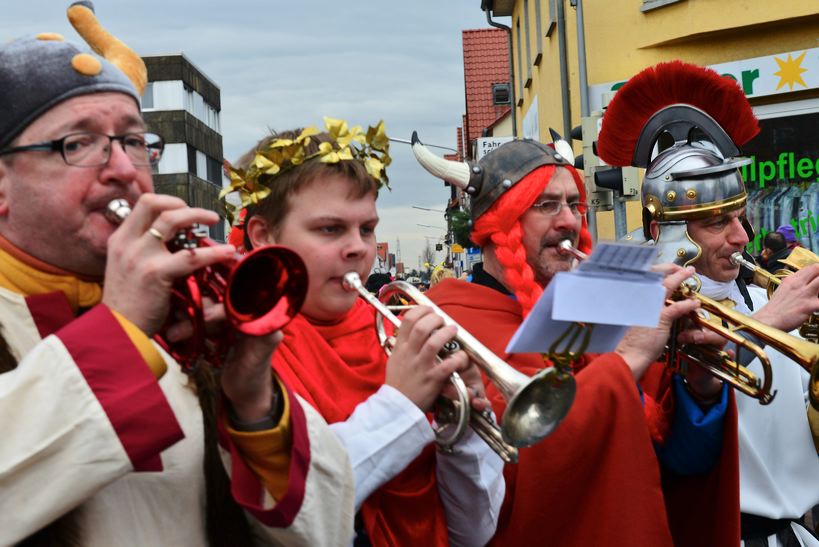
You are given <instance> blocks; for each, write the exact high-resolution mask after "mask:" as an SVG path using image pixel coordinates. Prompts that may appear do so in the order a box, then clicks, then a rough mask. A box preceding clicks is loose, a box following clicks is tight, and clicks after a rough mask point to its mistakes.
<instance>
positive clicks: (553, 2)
mask: <svg viewBox="0 0 819 547" xmlns="http://www.w3.org/2000/svg"><path fill="white" fill-rule="evenodd" d="M546 1H547V2H548V3H549V20H548V21H547V22H546V34H545V37H547V38H548V37H550V36H551V35H552V33H553V32H554V31H555V28H557V2H558V0H546ZM560 1H562V0H560ZM541 37H544V35H541ZM538 51H540V50H538Z"/></svg>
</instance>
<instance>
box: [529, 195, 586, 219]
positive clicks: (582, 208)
mask: <svg viewBox="0 0 819 547" xmlns="http://www.w3.org/2000/svg"><path fill="white" fill-rule="evenodd" d="M563 207H568V208H569V210H570V211H571V212H572V214H573V215H574V216H576V217H579V216H583V215H585V214H586V212H588V210H589V204H588V203H585V202H582V201H575V202H573V203H566V202H565V201H560V200H557V199H547V200H544V201H541V202H540V203H535V204H534V205H532V209H537V210H538V211H540V212H541V213H543V214H544V215H546V216H550V217H553V216H555V215H558V214H560V211H562V210H563Z"/></svg>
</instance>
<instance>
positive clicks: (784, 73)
mask: <svg viewBox="0 0 819 547" xmlns="http://www.w3.org/2000/svg"><path fill="white" fill-rule="evenodd" d="M805 54H807V51H803V52H802V55H800V56H799V57H797V58H796V59H791V54H790V53H788V59H787V60H786V61H783V60H782V59H780V58H778V57H774V60H775V61H776V64H778V65H779V71H778V72H774V76H779V84H778V85H777V86H776V89H777V91H778V90H779V88H780V87H785V85H787V86H788V89H789V90H790V91H793V86H794V85H795V84H799V85H801V86H802V87H808V84H806V83H805V80H803V79H802V73H803V72H807V71H808V69H807V68H802V66H801V65H802V60H803V59H804V58H805Z"/></svg>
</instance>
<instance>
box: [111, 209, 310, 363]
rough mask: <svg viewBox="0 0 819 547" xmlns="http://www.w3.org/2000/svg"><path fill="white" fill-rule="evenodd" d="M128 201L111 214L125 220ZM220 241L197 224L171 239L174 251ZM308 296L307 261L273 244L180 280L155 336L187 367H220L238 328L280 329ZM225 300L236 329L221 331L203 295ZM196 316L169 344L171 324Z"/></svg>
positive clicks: (252, 332) (250, 330)
mask: <svg viewBox="0 0 819 547" xmlns="http://www.w3.org/2000/svg"><path fill="white" fill-rule="evenodd" d="M130 212H131V207H130V205H129V204H128V202H127V201H126V200H123V199H115V200H113V201H111V202H110V203H109V204H108V210H107V217H108V218H109V220H111V221H112V222H115V223H120V222H122V221H123V220H125V218H126V217H127V216H128V214H130ZM212 245H217V243H216V242H214V241H213V240H211V239H208V238H207V237H205V235H204V234H202V233H200V232H198V231H197V230H196V229H194V228H187V229H185V230H181V231H180V232H178V233H177V234H176V236H175V237H174V238H173V239H172V240H171V241H169V242H167V246H168V250H170V251H171V252H176V251H179V250H182V249H195V248H197V247H208V246H212ZM306 296H307V269H306V267H305V266H304V262H303V261H302V259H301V258H300V257H299V255H297V254H296V253H295V252H293V251H292V250H290V249H288V248H286V247H279V246H276V245H270V246H267V247H260V248H258V249H254V250H253V251H251V252H250V253H248V254H246V255H240V254H239V253H236V255H235V256H234V257H233V258H232V259H231V260H229V261H227V262H222V263H219V264H213V265H211V266H208V267H205V268H201V269H199V270H197V271H195V272H193V273H192V274H191V275H189V276H188V277H186V278H184V279H179V280H177V282H176V283H175V284H174V287H173V289H172V292H171V309H170V313H169V314H168V318H169V319H168V321H169V323H167V324H166V326H165V327H163V328H162V329H161V330H160V332H159V333H157V335H156V337H155V339H156V341H157V342H158V343H159V345H160V346H162V348H163V349H165V350H166V351H167V352H168V353H169V354H170V355H171V356H172V357H173V358H174V359H176V361H177V362H178V363H179V364H180V365H181V366H182V368H183V369H186V370H190V369H192V368H194V367H195V366H196V365H197V364H198V363H199V362H200V361H203V360H204V361H206V362H207V363H209V364H210V365H212V366H214V367H219V366H221V365H222V364H223V363H224V360H225V356H226V355H227V353H228V351H229V350H230V347H231V346H232V345H233V342H234V339H235V331H238V332H241V333H243V334H247V335H251V336H262V335H265V334H270V333H272V332H275V331H277V330H279V329H281V328H282V327H284V326H285V325H286V324H287V323H289V322H290V320H291V319H293V318H294V317H295V316H296V314H297V313H298V312H299V310H300V309H301V306H302V304H303V303H304V299H305V297H306ZM204 298H210V299H211V300H213V301H215V302H222V303H223V304H224V306H225V314H226V315H227V319H228V321H229V322H230V325H231V327H232V329H228V330H227V332H219V333H218V334H214V333H209V332H207V329H206V328H205V319H204V315H203V309H204V308H203V299H204ZM180 316H181V317H184V318H187V319H189V320H190V322H191V325H192V327H193V334H192V335H191V336H190V338H186V339H185V340H182V341H179V342H169V341H168V340H167V339H166V337H165V332H166V327H167V326H168V324H170V322H172V321H174V320H177V319H178V318H179V317H180Z"/></svg>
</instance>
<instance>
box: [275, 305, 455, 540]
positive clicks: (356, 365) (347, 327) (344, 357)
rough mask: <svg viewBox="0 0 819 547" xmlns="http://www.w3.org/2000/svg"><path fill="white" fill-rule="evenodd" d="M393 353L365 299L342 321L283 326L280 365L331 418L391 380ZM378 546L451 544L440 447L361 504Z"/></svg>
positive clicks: (290, 380)
mask: <svg viewBox="0 0 819 547" xmlns="http://www.w3.org/2000/svg"><path fill="white" fill-rule="evenodd" d="M386 362H387V360H386V356H385V355H384V352H383V350H382V349H381V347H380V346H379V344H378V340H377V336H376V333H375V312H374V311H373V309H372V308H371V307H370V306H368V305H367V304H365V303H364V302H363V301H361V300H358V301H356V305H355V306H354V307H353V308H352V310H350V312H349V313H348V314H347V315H346V316H345V317H344V319H343V320H342V321H340V322H339V323H337V324H333V325H315V324H312V323H310V322H309V321H308V320H307V319H305V318H304V317H303V316H301V315H298V316H297V317H296V318H295V319H294V320H293V321H292V322H291V323H290V324H289V325H287V326H286V327H285V328H284V340H283V341H282V343H281V344H280V345H279V347H278V348H277V349H276V352H275V353H274V354H273V367H274V368H275V370H276V372H277V373H278V374H279V375H280V376H281V378H282V380H283V381H284V382H286V383H287V385H288V386H290V388H291V389H292V390H293V391H295V392H296V393H298V394H299V395H301V396H302V397H303V398H304V399H305V400H307V401H308V402H309V403H310V404H311V405H313V407H314V408H316V409H317V410H318V411H319V412H320V413H321V415H322V416H323V417H324V419H325V420H327V422H328V423H335V422H340V421H344V420H346V419H347V418H348V417H349V416H350V414H352V412H353V410H354V409H355V407H356V405H358V404H359V403H361V402H363V401H364V400H365V399H367V397H369V396H370V395H372V394H373V393H375V392H376V391H378V389H379V388H380V387H381V385H382V384H383V383H384V377H385V365H386ZM361 515H362V517H363V521H364V526H365V528H366V530H367V533H368V534H369V537H370V541H371V542H372V544H373V545H376V546H387V545H442V546H443V545H447V543H448V536H447V527H446V517H445V514H444V509H443V505H442V503H441V500H440V497H439V495H438V487H437V483H436V479H435V448H434V447H433V446H428V447H426V449H424V451H423V452H422V453H421V455H420V456H418V458H416V459H415V460H414V461H413V462H412V463H411V464H410V465H409V466H408V467H407V468H406V469H405V470H404V471H402V472H401V473H400V474H399V475H398V476H396V477H395V478H394V479H393V480H391V481H390V482H388V483H387V484H385V485H384V486H382V487H381V488H380V489H378V490H377V491H375V492H374V493H373V494H372V495H371V496H370V497H369V498H368V499H367V501H365V502H364V505H363V506H362V508H361Z"/></svg>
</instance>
